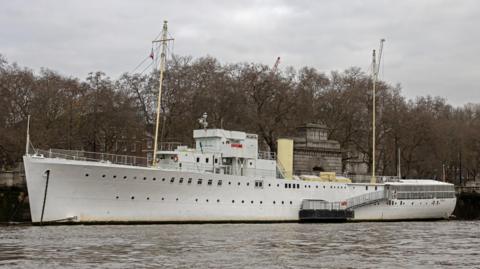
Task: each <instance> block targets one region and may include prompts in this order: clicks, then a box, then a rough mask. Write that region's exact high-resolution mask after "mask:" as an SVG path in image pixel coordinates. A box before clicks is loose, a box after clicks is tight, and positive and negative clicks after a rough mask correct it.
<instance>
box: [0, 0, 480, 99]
mask: <svg viewBox="0 0 480 269" xmlns="http://www.w3.org/2000/svg"><path fill="white" fill-rule="evenodd" d="M163 20H168V21H169V29H170V33H171V35H172V36H173V37H174V38H175V43H174V53H175V54H179V55H191V56H193V57H201V56H206V55H211V56H213V57H215V58H217V59H218V60H220V61H221V62H222V63H235V62H254V63H264V64H268V65H273V63H274V62H275V59H276V57H277V56H280V57H281V59H282V60H281V63H280V66H279V67H280V68H285V67H286V66H293V67H295V68H300V67H303V66H312V67H315V68H317V69H319V70H320V71H323V72H330V71H331V70H340V71H341V70H344V69H346V68H348V67H351V66H358V67H361V68H363V69H364V70H367V68H368V67H369V66H370V61H371V50H372V49H374V48H377V47H378V45H379V39H380V38H386V40H387V41H386V43H385V47H384V58H383V60H384V65H383V68H382V70H383V71H382V72H381V78H382V79H384V80H386V81H388V82H390V83H391V84H396V83H401V84H402V86H403V93H404V95H405V96H407V97H408V98H414V97H415V96H418V95H422V96H424V95H433V96H437V95H438V96H442V97H445V98H446V99H447V101H448V102H449V103H451V104H453V105H463V104H466V103H469V102H473V103H480V86H479V84H480V79H479V78H480V1H477V0H471V1H466V0H465V1H464V0H452V1H443V0H432V1H422V0H401V1H394V0H391V1H360V0H359V1H355V0H350V1H341V0H336V1H334V0H332V1H319V0H318V1H313V0H312V1H292V0H290V1H280V0H278V1H249V0H241V1H225V0H224V1H201V0H198V1H160V0H152V1H147V0H144V1H139V0H136V1H127V0H111V1H103V0H93V1H91V0H82V1H66V0H57V1H53V0H52V1H42V0H31V1H23V0H16V1H13V0H0V54H2V55H3V56H4V57H6V58H7V60H8V61H9V62H17V63H18V64H19V65H21V66H28V67H31V68H33V69H35V70H37V71H38V70H39V68H40V67H47V68H50V69H53V70H56V71H59V72H60V73H62V74H64V75H72V76H76V77H79V78H82V79H83V78H85V77H86V76H87V74H88V72H91V71H97V70H101V71H104V72H106V73H107V75H109V76H110V77H112V78H117V77H118V75H120V74H121V73H123V72H128V71H131V70H132V69H133V68H134V67H135V66H136V65H137V64H138V63H139V62H140V61H141V60H143V59H144V58H145V57H146V56H148V54H149V53H150V48H151V40H152V39H153V38H154V37H155V36H156V35H157V34H158V33H159V32H160V31H161V28H162V22H163Z"/></svg>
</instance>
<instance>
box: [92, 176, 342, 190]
mask: <svg viewBox="0 0 480 269" xmlns="http://www.w3.org/2000/svg"><path fill="white" fill-rule="evenodd" d="M88 176H89V174H85V177H88ZM105 177H106V175H105V174H103V175H102V178H105ZM112 177H113V178H117V176H116V175H113V176H112ZM123 179H127V176H123ZM133 179H137V177H136V176H134V177H133ZM143 180H147V177H143ZM152 180H153V181H156V180H157V178H155V177H154V178H152ZM165 180H166V179H165V178H162V182H164V181H165ZM174 182H175V177H172V178H171V179H170V183H174ZM179 183H180V184H181V183H183V178H180V179H179ZM191 183H192V178H189V179H188V182H187V184H191ZM197 184H198V185H201V184H202V179H198V182H197ZM208 185H212V180H211V179H209V180H208ZM217 185H219V186H220V185H222V180H219V181H218V182H217ZM228 185H232V182H231V181H229V182H228ZM237 185H238V186H240V185H241V184H240V182H238V183H237ZM246 185H247V186H250V183H249V182H247V183H246ZM292 185H293V186H295V184H291V183H285V188H291V186H292ZM296 185H297V188H298V189H299V188H300V186H299V185H300V184H296ZM268 186H269V187H271V186H272V185H271V184H270V183H269V184H268ZM287 186H288V187H287ZM277 187H280V184H277ZM315 187H316V188H317V189H318V185H316V186H315ZM305 188H311V185H305ZM323 188H324V189H325V185H323ZM332 188H333V189H337V188H338V189H346V188H347V187H346V186H330V189H332Z"/></svg>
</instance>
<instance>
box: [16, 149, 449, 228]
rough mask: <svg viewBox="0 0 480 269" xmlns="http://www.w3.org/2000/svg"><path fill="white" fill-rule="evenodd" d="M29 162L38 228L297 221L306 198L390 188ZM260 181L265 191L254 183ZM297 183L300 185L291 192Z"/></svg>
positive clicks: (371, 210)
mask: <svg viewBox="0 0 480 269" xmlns="http://www.w3.org/2000/svg"><path fill="white" fill-rule="evenodd" d="M24 164H25V173H26V180H27V187H28V192H29V199H30V210H31V216H32V222H33V223H57V222H64V221H67V222H78V223H115V222H117V223H127V222H132V223H149V222H152V223H163V222H164V223H194V222H295V221H299V210H300V206H301V203H302V200H304V199H317V200H325V201H343V200H346V199H348V198H351V197H355V196H358V195H362V194H365V193H368V192H372V191H373V190H374V188H375V190H382V189H383V188H384V185H382V184H377V185H370V184H363V185H362V184H348V183H332V182H306V181H298V180H285V179H271V178H270V179H269V178H259V177H243V176H232V175H222V174H205V173H193V172H181V171H164V170H160V169H156V168H146V167H135V166H125V165H114V164H110V163H101V162H86V161H74V160H64V159H51V158H43V157H35V156H25V157H24ZM189 179H191V181H190V183H188V182H189ZM200 179H201V184H199V183H198V181H199V180H200ZM219 181H221V185H219ZM255 181H257V182H258V181H261V182H262V186H255ZM47 182H48V185H47ZM209 183H211V184H209ZM293 183H294V184H295V185H296V188H286V184H291V185H293ZM455 202H456V199H455V198H449V199H419V200H408V202H407V203H400V202H399V203H395V202H393V204H387V202H386V201H379V202H377V203H374V204H370V205H366V206H362V207H360V208H356V209H355V210H354V218H353V219H352V220H354V221H368V220H375V221H376V220H412V219H445V218H448V217H449V216H450V215H451V213H452V212H453V210H454V207H455Z"/></svg>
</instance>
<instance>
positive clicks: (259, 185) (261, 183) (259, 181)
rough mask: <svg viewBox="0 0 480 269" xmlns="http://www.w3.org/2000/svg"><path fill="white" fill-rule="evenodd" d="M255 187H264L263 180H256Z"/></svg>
mask: <svg viewBox="0 0 480 269" xmlns="http://www.w3.org/2000/svg"><path fill="white" fill-rule="evenodd" d="M255 188H263V180H255Z"/></svg>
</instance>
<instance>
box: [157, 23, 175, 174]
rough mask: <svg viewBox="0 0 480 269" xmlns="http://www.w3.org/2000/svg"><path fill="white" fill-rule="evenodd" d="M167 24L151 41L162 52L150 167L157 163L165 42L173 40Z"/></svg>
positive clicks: (164, 24)
mask: <svg viewBox="0 0 480 269" xmlns="http://www.w3.org/2000/svg"><path fill="white" fill-rule="evenodd" d="M167 24H168V22H167V21H163V30H162V37H161V39H159V40H153V41H152V43H161V45H162V52H161V54H160V68H159V69H160V70H159V72H160V77H159V83H158V97H157V121H156V124H155V140H154V146H153V160H152V166H154V165H155V164H156V163H157V147H158V144H157V141H158V126H159V123H160V105H161V103H162V84H163V73H164V72H165V62H166V61H165V58H166V51H167V42H168V41H171V40H173V38H168V36H167V34H168V26H167Z"/></svg>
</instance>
